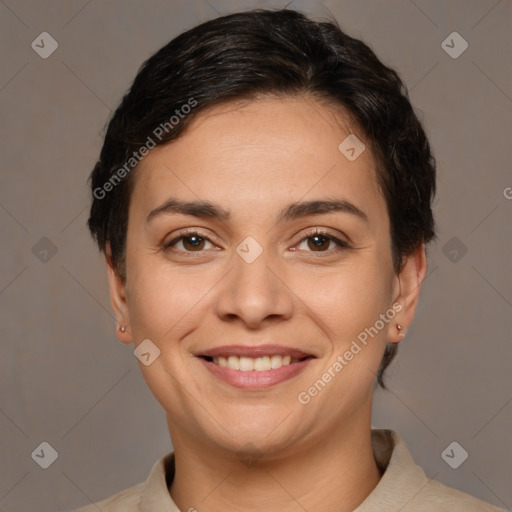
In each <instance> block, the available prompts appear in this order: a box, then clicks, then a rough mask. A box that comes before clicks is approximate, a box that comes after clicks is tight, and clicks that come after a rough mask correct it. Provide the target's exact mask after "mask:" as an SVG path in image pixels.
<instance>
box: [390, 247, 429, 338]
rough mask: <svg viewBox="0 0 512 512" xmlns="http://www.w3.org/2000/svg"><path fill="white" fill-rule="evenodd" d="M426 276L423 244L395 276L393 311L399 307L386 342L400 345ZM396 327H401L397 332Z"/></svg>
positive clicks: (412, 316) (411, 318)
mask: <svg viewBox="0 0 512 512" xmlns="http://www.w3.org/2000/svg"><path fill="white" fill-rule="evenodd" d="M426 274H427V256H426V254H425V244H423V243H422V244H421V245H420V246H419V247H418V248H417V249H416V250H415V251H414V253H412V254H411V255H410V256H408V257H407V259H406V261H405V263H404V265H403V267H402V270H401V271H400V273H399V274H398V275H397V276H396V286H395V297H396V298H395V300H394V301H393V304H396V305H397V306H396V309H395V307H394V308H393V309H395V311H398V308H399V307H400V306H401V308H400V310H399V311H398V312H397V314H396V316H395V320H394V322H393V324H391V325H390V329H389V332H388V340H389V341H390V342H391V343H400V342H401V341H402V339H403V338H404V336H405V333H406V332H407V328H408V327H409V326H410V325H411V323H412V320H413V318H414V313H415V311H416V306H417V305H418V299H419V296H420V289H421V284H422V283H423V279H425V275H426ZM398 305H400V306H398ZM397 325H401V326H402V329H401V330H399V329H398V328H397Z"/></svg>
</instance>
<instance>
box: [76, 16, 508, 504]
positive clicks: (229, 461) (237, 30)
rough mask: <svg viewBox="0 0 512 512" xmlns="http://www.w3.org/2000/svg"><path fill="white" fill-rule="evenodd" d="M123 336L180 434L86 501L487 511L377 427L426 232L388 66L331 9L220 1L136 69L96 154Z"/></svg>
mask: <svg viewBox="0 0 512 512" xmlns="http://www.w3.org/2000/svg"><path fill="white" fill-rule="evenodd" d="M91 190H92V194H93V204H92V207H91V213H90V218H89V227H90V230H91V233H92V235H93V236H94V237H95V239H96V241H97V242H98V244H99V247H100V249H101V250H102V251H103V252H104V253H105V256H106V264H107V270H108V276H109V284H110V294H111V301H112V305H113V308H114V311H115V314H116V317H117V319H118V323H119V325H118V332H117V335H118V338H119V340H120V341H122V342H123V343H127V344H130V343H133V344H134V346H135V355H136V356H137V358H138V359H139V365H140V368H141V371H142V373H143V375H144V378H145V380H146V382H147V384H148V386H149V388H150V389H151V391H152V393H153V394H154V396H155V397H156V399H157V400H158V401H159V402H160V404H161V405H162V407H163V408H164V410H165V412H166V416H167V422H168V428H169V433H170V436H171V439H172V443H173V447H174V451H173V452H172V453H169V454H166V455H164V456H163V457H162V458H161V459H160V460H158V461H157V462H156V463H155V465H154V467H153V469H152V471H151V473H150V475H149V477H148V479H147V481H146V482H145V483H141V484H139V485H136V486H134V487H132V488H130V489H127V490H125V491H121V492H119V493H118V494H116V495H114V496H112V497H110V498H108V499H105V500H103V501H101V502H98V503H96V504H93V505H91V506H89V507H86V508H85V509H82V510H84V511H89V510H97V508H100V509H101V510H103V511H105V512H107V511H114V510H115V511H117V510H123V511H148V512H149V511H152V512H160V511H162V512H163V511H171V510H181V511H182V512H183V511H193V510H198V511H202V510H208V511H209V512H216V511H220V510H267V511H273V510H279V511H281V512H282V511H295V510H308V511H315V512H324V511H325V512H327V511H334V510H336V511H337V512H345V511H346V512H348V511H353V510H357V512H367V511H374V510H375V511H377V510H378V511H398V510H401V511H403V512H407V511H418V510H421V511H436V512H439V511H450V512H451V511H457V510H464V511H493V510H499V509H497V508H495V507H493V506H491V505H489V504H486V503H484V502H482V501H480V500H478V499H476V498H474V497H472V496H470V495H468V494H464V493H462V492H460V491H457V490H455V489H452V488H448V487H446V486H444V485H442V484H441V483H439V482H436V481H434V480H429V479H427V477H426V476H425V474H424V472H423V471H422V469H421V468H420V467H419V466H417V465H415V464H414V462H413V460H412V458H411V456H410V454H409V452H408V450H407V448H406V446H405V445H404V442H403V440H402V439H401V438H400V436H399V435H398V434H397V433H396V432H394V431H391V430H385V429H372V428H371V409H372V397H373V391H374V387H375V383H376V382H378V383H379V384H380V385H381V386H382V387H385V385H384V380H383V377H384V372H385V369H386V367H387V366H388V365H389V363H390V362H391V360H392V359H393V357H394V355H395V353H396V350H397V346H398V344H399V343H400V341H401V340H402V339H403V337H404V336H405V335H406V333H407V329H408V327H409V326H410V324H411V322H412V320H413V316H414V312H415V308H416V305H417V302H418V297H419V291H420V287H421V283H422V281H423V279H424V277H425V274H426V270H427V262H426V256H425V246H426V244H428V242H429V241H431V240H432V239H433V238H434V237H435V228H434V220H433V215H432V210H431V202H432V198H433V195H434V192H435V162H434V158H433V156H432V155H431V152H430V147H429V143H428V141H427V139H426V137H425V134H424V131H423V129H422V126H421V124H420V122H419V121H418V119H417V117H416V116H415V114H414V112H413V109H412V107H411V105H410V103H409V100H408V98H407V95H406V93H405V90H404V87H403V85H402V83H401V81H400V79H399V77H398V76H397V74H396V73H395V72H394V71H393V70H391V69H389V68H387V67H386V66H384V65H383V64H382V63H381V62H380V61H379V60H378V59H377V57H376V56H375V55H374V54H373V52H372V51H371V50H370V49H369V48H368V47H367V46H366V45H365V44H364V43H362V42H361V41H359V40H357V39H353V38H351V37H349V36H347V35H346V34H344V33H343V32H342V31H341V30H340V29H339V27H337V26H335V25H334V24H332V23H327V22H324V23H319V22H314V21H312V20H309V19H307V18H306V17H304V16H303V15H301V14H299V13H297V12H294V11H289V10H282V11H275V12H274V11H264V10H260V11H251V12H243V13H237V14H233V15H229V16H224V17H221V18H218V19H215V20H213V21H209V22H207V23H204V24H202V25H199V26H198V27H195V28H193V29H191V30H189V31H187V32H185V33H183V34H182V35H180V36H178V37H177V38H175V39H174V40H172V41H171V42H170V43H169V44H167V45H166V46H164V47H163V48H162V49H161V50H159V51H158V52H157V53H156V54H155V55H154V56H152V57H151V58H150V59H149V60H148V61H147V62H146V63H145V64H144V65H143V67H142V68H141V69H140V71H139V73H138V75H137V77H136V78H135V81H134V83H133V85H132V87H131V89H130V91H129V92H128V93H127V94H126V95H125V97H124V98H123V100H122V102H121V104H120V106H119V107H118V109H117V110H116V112H115V114H114V116H113V118H112V120H111V121H110V124H109V127H108V130H107V133H106V136H105V141H104V145H103V149H102V151H101V156H100V159H99V161H98V163H97V164H96V166H95V168H94V170H93V173H92V175H91Z"/></svg>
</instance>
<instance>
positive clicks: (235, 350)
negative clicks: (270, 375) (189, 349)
mask: <svg viewBox="0 0 512 512" xmlns="http://www.w3.org/2000/svg"><path fill="white" fill-rule="evenodd" d="M196 355H197V356H198V357H212V358H213V357H229V356H242V357H250V358H257V357H263V356H274V355H278V356H283V357H284V356H290V357H291V358H292V359H304V358H306V357H314V356H313V354H308V353H307V352H304V351H303V350H299V349H297V348H292V347H283V346H282V345H256V346H247V345H223V346H222V347H214V348H211V349H208V350H204V351H202V352H199V353H198V354H196Z"/></svg>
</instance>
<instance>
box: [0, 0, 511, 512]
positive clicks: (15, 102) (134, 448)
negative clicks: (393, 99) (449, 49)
mask: <svg viewBox="0 0 512 512" xmlns="http://www.w3.org/2000/svg"><path fill="white" fill-rule="evenodd" d="M286 3H287V2H286V1H282V2H279V1H275V2H257V1H249V0H248V1H240V2H226V1H223V0H208V2H206V1H205V0H192V1H189V2H170V1H146V2H142V1H134V0H130V1H126V0H123V1H121V0H117V1H114V0H108V1H99V0H92V1H87V0H73V1H64V0H51V1H44V2H42V1H37V0H30V1H29V0H4V1H0V57H1V66H0V111H1V125H0V148H1V149H0V173H1V182H2V186H1V188H0V230H1V238H2V241H1V243H0V253H1V261H0V308H1V310H0V311H1V323H0V329H1V331H0V334H1V357H0V378H1V387H0V432H1V437H0V447H1V453H0V511H1V512H12V511H17V512H25V511H34V510H38V512H47V511H57V510H59V511H61V510H70V509H72V508H74V507H78V506H79V505H84V504H87V503H89V501H90V500H93V501H95V500H98V499H100V498H104V497H106V496H109V495H111V494H113V493H114V492H117V491H119V490H121V489H124V488H126V487H128V486H130V485H133V484H135V483H138V482H141V481H143V480H145V478H146V477H147V474H148V472H149V470H150V469H151V467H152V465H153V464H154V462H155V461H156V459H157V458H159V457H160V456H161V455H162V454H163V453H165V452H167V451H169V450H170V449H171V444H170V440H169V436H168V432H167V427H166V423H165V416H164V413H163V411H162V410H161V409H160V406H159V405H158V403H157V402H156V400H155V399H154V398H153V396H152V395H151V394H150V392H149V391H148V390H147V388H146V386H145V384H144V381H143V379H142V377H141V376H140V374H139V369H138V366H137V361H136V359H135V358H134V356H133V349H132V347H130V346H126V345H123V344H121V343H120V342H118V341H117V340H116V337H115V331H114V317H113V315H112V313H111V309H110V304H109V298H108V292H107V283H106V277H105V271H104V267H103V260H102V258H101V257H100V255H99V253H98V252H97V250H96V248H95V246H94V245H93V243H92V240H91V239H90V237H89V234H88V232H87V230H86V227H85V222H86V219H87V208H88V204H89V203H88V201H89V199H88V190H87V186H86V178H87V176H88V174H89V172H90V170H91V169H92V166H93V164H94V163H95V159H96V158H97V156H98V154H99V150H100V145H101V132H102V128H103V126H104V124H105V122H106V120H107V118H108V116H109V115H110V111H111V110H113V109H114V108H115V106H116V105H117V103H118V101H119V100H120V98H121V96H122V94H123V93H124V91H125V90H126V89H127V87H128V86H129V84H130V83H131V81H132V80H133V78H134V76H135V74H136V71H137V69H138V68H139V66H140V65H141V63H142V62H143V60H145V59H146V58H148V57H149V56H150V55H151V54H152V53H153V52H155V51H156V50H157V49H158V48H160V47H161V46H162V45H163V44H165V43H166V42H167V41H168V40H170V39H171V38H172V37H174V36H175V35H177V34H178V33H180V32H181V31H183V30H184V29H186V28H190V27H192V26H194V25H196V24H198V23H200V22H202V21H206V20H207V19H210V18H214V17H216V16H217V15H218V14H224V13H227V12H232V11H236V10H243V9H247V8H254V7H261V6H274V7H284V5H285V4H286ZM324 5H325V6H327V8H328V10H330V11H331V12H332V13H333V14H334V16H335V17H336V18H337V19H338V21H339V22H340V24H341V26H342V28H344V29H345V30H346V31H347V32H348V33H349V34H351V35H353V36H356V37H360V38H362V39H363V40H364V41H366V42H367V43H368V44H370V46H371V47H372V48H373V49H374V50H375V51H376V52H377V54H378V56H379V57H380V58H381V59H382V60H383V61H384V62H386V63H387V64H388V65H390V66H392V67H395V68H396V69H397V70H398V71H399V73H400V74H401V76H402V77H403V79H404V80H405V82H406V84H407V85H408V88H409V91H410V95H411V99H412V102H413V104H414V105H415V108H416V109H417V111H418V113H419V115H420V117H421V119H422V120H423V121H424V123H425V125H426V129H427V132H428V134H429V136H430V140H431V143H432V145H433V149H434V152H435V156H436V157H437V160H438V166H439V182H438V183H439V194H438V197H437V200H436V203H435V211H436V216H437V222H438V226H439V240H438V242H437V243H436V244H434V245H432V247H431V250H430V270H429V275H428V277H427V279H426V281H425V283H424V287H423V290H422V298H421V302H420V306H419V310H418V313H417V317H416V320H415V323H414V324H413V326H412V327H411V328H410V330H409V332H408V335H407V337H406V338H405V340H404V342H403V343H402V344H401V345H400V349H399V355H398V358H397V359H396V360H395V362H394V363H393V365H392V366H391V368H390V369H389V372H388V382H389V386H390V388H391V392H383V391H380V390H379V391H377V393H376V396H375V405H374V418H373V426H375V427H388V428H393V429H395V430H397V431H398V432H399V433H400V434H401V435H402V437H403V438H404V439H405V441H406V442H407V444H408V446H409V447H410V450H411V452H412V455H413V457H414V458H415V460H416V462H417V463H418V464H419V465H421V466H422V467H423V468H424V469H425V471H426V473H427V475H428V476H429V477H435V478H436V479H438V480H440V481H442V482H443V483H445V484H447V485H449V486H453V487H457V488H459V489H461V490H463V491H466V492H469V493H471V494H473V495H475V496H477V497H480V498H481V499H484V500H486V501H489V502H491V503H494V504H496V505H498V506H500V507H503V508H509V509H510V508H511V506H512V492H511V485H510V483H511V482H512V460H511V459H512V450H511V442H510V431H511V425H512V421H511V417H512V404H511V401H512V386H511V377H510V376H511V366H512V365H511V362H512V357H511V355H512V354H511V343H510V340H511V331H512V330H511V317H512V315H511V310H512V286H511V285H512V272H511V271H510V261H511V260H512V258H511V256H512V254H511V247H512V246H511V227H510V220H511V213H512V200H509V199H507V198H506V197H505V194H506V190H510V189H507V187H512V173H511V172H510V134H511V133H512V130H511V128H512V126H511V125H512V122H511V120H512V116H511V113H512V76H511V60H510V54H511V49H512V46H511V34H512V21H511V20H512V12H511V11H512V3H511V2H510V1H507V0H501V1H498V0H489V1H487V0H486V1H484V0H480V1H475V0H472V1H466V0H464V1H463V0H457V1H441V0H439V1H424V0H423V1H422V0H415V1H414V2H413V1H412V0H411V1H407V0H400V1H398V0H396V1H385V2H384V1H375V0H372V1H361V0H357V1H356V0H353V1H343V0H337V1H327V0H326V1H325V4H324ZM290 7H304V8H305V9H306V11H307V12H310V13H312V14H322V13H323V12H327V13H328V10H325V9H323V8H322V7H321V6H319V5H317V6H316V7H315V5H311V3H306V2H293V3H292V4H291V6H290ZM43 31H46V32H49V33H50V34H51V36H52V37H53V38H54V39H55V40H57V42H58V44H59V47H58V49H57V50H56V51H55V52H54V53H53V54H52V55H51V56H50V57H49V58H47V59H42V58H41V57H40V56H39V55H38V54H37V53H36V52H35V51H34V50H33V49H32V48H31V43H32V41H33V40H35V39H36V37H37V36H38V35H39V34H40V33H41V32H43ZM453 31H457V32H458V33H460V34H461V35H462V37H463V38H464V39H465V40H466V41H467V42H468V44H469V48H468V49H467V50H466V51H465V52H464V53H463V54H462V55H460V57H458V58H457V59H453V58H451V57H450V56H449V55H448V54H447V53H446V52H445V51H444V50H443V48H442V47H441V43H442V41H443V40H445V39H446V37H447V36H448V35H449V34H450V33H452V32H453ZM510 196H512V191H511V194H510V195H509V197H510ZM43 237H46V238H47V239H49V240H50V241H51V243H52V244H53V245H54V246H55V247H53V246H52V245H51V244H49V242H48V241H47V240H43V241H40V240H41V238H43ZM453 237H456V240H455V241H453V240H452V238H453ZM36 244H39V245H36ZM34 246H35V249H34ZM464 247H465V248H466V249H467V252H466V253H464ZM52 249H53V251H52ZM45 250H46V251H47V252H46V253H45V252H44V251H45ZM55 250H56V253H55V254H53V252H55ZM43 441H46V442H48V443H50V444H51V445H52V446H53V447H54V448H55V449H56V450H57V452H58V454H59V456H58V458H57V460H56V461H55V462H54V463H53V464H52V465H51V466H50V467H49V468H48V469H42V468H40V467H39V466H38V465H37V464H36V463H35V462H34V460H33V459H32V457H31V453H32V452H33V451H34V450H35V448H36V447H37V446H38V445H39V444H40V443H41V442H43ZM452 441H457V442H458V443H459V444H460V445H462V446H463V447H464V449H465V450H467V452H468V453H469V458H468V459H467V460H466V461H465V462H464V463H463V464H462V465H461V466H460V467H459V468H458V469H452V468H451V467H450V466H448V465H447V464H446V463H445V461H444V460H443V459H442V458H441V453H442V451H443V450H444V449H445V448H446V447H447V446H448V445H449V444H450V443H451V442H452Z"/></svg>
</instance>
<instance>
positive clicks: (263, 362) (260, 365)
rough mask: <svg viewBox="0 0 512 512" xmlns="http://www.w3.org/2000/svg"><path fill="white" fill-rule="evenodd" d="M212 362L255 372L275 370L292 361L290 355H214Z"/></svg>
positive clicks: (232, 368) (225, 366)
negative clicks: (253, 356)
mask: <svg viewBox="0 0 512 512" xmlns="http://www.w3.org/2000/svg"><path fill="white" fill-rule="evenodd" d="M213 362H214V363H215V364H218V365H219V366H223V367H224V368H230V369H231V370H240V371H242V372H248V371H251V370H255V371H257V372H265V371H268V370H277V369H278V368H281V366H288V365H290V364H291V363H292V358H291V356H284V357H283V356H278V355H274V356H262V357H256V358H252V357H238V356H229V357H222V356H220V357H214V358H213Z"/></svg>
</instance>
